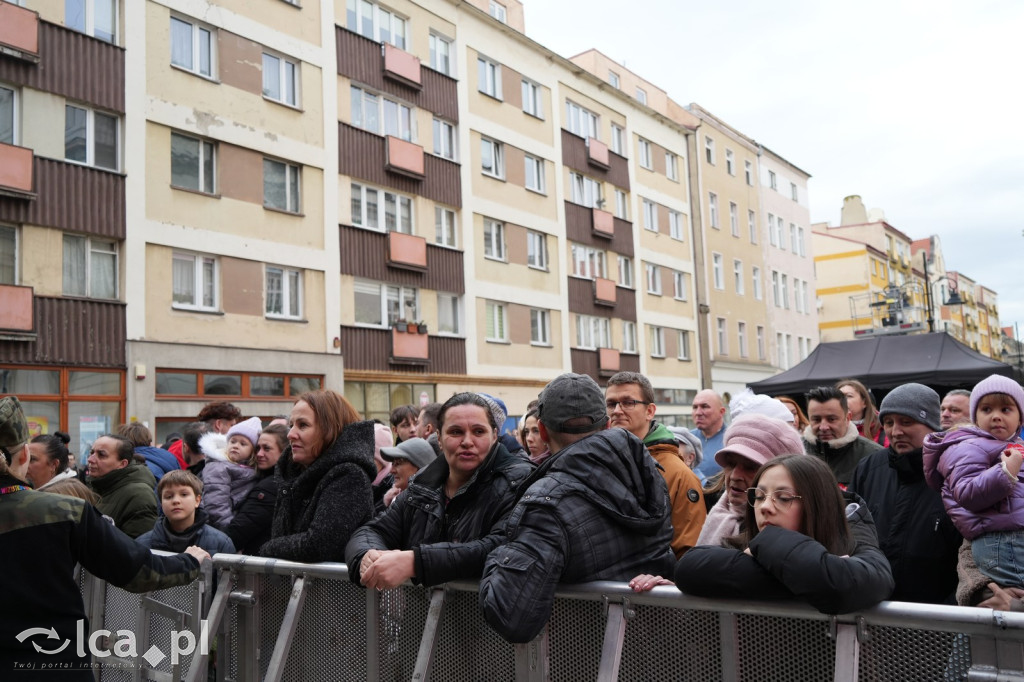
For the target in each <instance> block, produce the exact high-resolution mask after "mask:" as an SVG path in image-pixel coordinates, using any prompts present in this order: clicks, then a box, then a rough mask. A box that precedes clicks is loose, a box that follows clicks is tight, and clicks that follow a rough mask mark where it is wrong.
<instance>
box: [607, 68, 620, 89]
mask: <svg viewBox="0 0 1024 682" xmlns="http://www.w3.org/2000/svg"><path fill="white" fill-rule="evenodd" d="M608 82H609V83H610V84H611V86H612V87H613V88H616V89H618V88H619V87H621V86H620V84H619V74H617V73H615V72H614V71H609V72H608Z"/></svg>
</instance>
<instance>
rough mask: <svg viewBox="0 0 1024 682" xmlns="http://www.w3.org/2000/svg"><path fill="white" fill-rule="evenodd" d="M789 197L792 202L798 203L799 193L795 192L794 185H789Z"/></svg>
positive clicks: (792, 183)
mask: <svg viewBox="0 0 1024 682" xmlns="http://www.w3.org/2000/svg"><path fill="white" fill-rule="evenodd" d="M789 196H790V198H792V199H793V201H800V192H799V190H797V187H796V183H795V182H791V183H789Z"/></svg>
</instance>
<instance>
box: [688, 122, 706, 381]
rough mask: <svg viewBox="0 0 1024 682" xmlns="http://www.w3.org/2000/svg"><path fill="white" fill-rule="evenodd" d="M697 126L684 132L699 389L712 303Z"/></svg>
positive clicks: (702, 379)
mask: <svg viewBox="0 0 1024 682" xmlns="http://www.w3.org/2000/svg"><path fill="white" fill-rule="evenodd" d="M697 130H700V126H699V125H698V127H697V129H696V130H694V131H693V132H690V133H687V135H686V149H687V154H686V156H687V157H688V159H689V170H690V225H691V227H692V233H693V292H694V296H695V297H696V303H697V356H698V358H699V359H700V385H701V388H711V327H710V319H711V306H710V305H708V288H707V279H706V267H705V259H704V219H703V215H704V210H703V206H704V204H703V203H701V191H700V186H701V182H700V178H701V174H700V156H698V154H699V152H700V150H699V145H698V144H697Z"/></svg>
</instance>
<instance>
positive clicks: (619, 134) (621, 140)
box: [612, 123, 626, 156]
mask: <svg viewBox="0 0 1024 682" xmlns="http://www.w3.org/2000/svg"><path fill="white" fill-rule="evenodd" d="M625 148H626V131H625V130H623V129H622V128H620V127H619V126H617V125H615V124H614V123H613V124H612V151H613V152H615V153H616V154H618V155H619V156H622V152H623V150H624V149H625Z"/></svg>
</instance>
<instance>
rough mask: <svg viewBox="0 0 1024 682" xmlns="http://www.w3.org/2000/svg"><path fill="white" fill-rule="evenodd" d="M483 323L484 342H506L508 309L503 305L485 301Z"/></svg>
mask: <svg viewBox="0 0 1024 682" xmlns="http://www.w3.org/2000/svg"><path fill="white" fill-rule="evenodd" d="M484 322H485V338H486V340H488V341H493V342H498V343H506V342H508V309H507V307H506V306H505V304H504V303H496V302H494V301H487V303H486V305H485V306H484Z"/></svg>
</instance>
